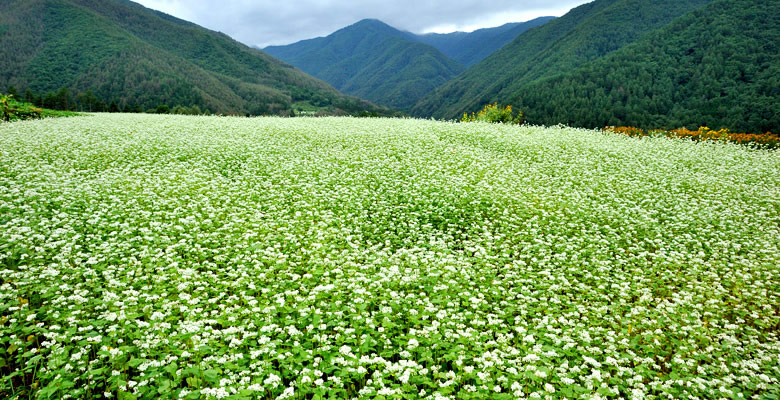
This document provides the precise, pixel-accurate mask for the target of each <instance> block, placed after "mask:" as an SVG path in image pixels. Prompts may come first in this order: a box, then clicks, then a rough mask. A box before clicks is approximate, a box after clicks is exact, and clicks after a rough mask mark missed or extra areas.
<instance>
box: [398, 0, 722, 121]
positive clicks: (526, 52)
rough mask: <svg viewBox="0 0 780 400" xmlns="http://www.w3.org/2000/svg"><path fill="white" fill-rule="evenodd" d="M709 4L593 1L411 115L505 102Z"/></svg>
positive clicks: (453, 113)
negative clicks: (527, 87)
mask: <svg viewBox="0 0 780 400" xmlns="http://www.w3.org/2000/svg"><path fill="white" fill-rule="evenodd" d="M710 1H711V0H595V1H593V2H591V3H587V4H584V5H581V6H579V7H576V8H574V9H572V10H571V11H569V12H568V13H567V14H565V15H564V16H562V17H560V18H556V19H554V20H552V21H550V22H548V23H546V24H544V25H542V26H540V27H537V28H535V29H530V30H528V31H526V32H525V33H522V34H521V35H520V36H518V37H517V38H515V39H514V40H513V41H512V42H511V43H509V44H508V45H506V46H504V47H502V48H501V49H500V50H498V51H496V52H495V53H493V54H492V55H490V56H489V57H487V58H486V59H484V60H482V61H481V62H479V63H478V64H476V65H474V66H473V67H471V68H469V69H468V70H467V71H466V72H464V73H463V74H461V75H459V76H458V77H456V78H455V79H453V80H451V81H450V82H448V83H446V84H445V85H442V86H441V87H439V88H437V89H436V90H435V91H433V92H431V93H429V94H428V95H427V96H425V98H423V99H421V100H420V101H419V102H418V103H417V105H415V106H414V107H413V109H412V111H411V113H412V115H416V116H422V117H430V116H433V117H437V118H457V117H459V116H460V115H462V113H463V112H471V111H475V110H477V109H479V108H481V106H482V105H484V104H488V103H492V102H496V101H497V102H506V101H507V99H508V98H510V97H513V96H515V95H517V94H519V93H523V92H524V91H525V90H526V89H525V88H526V86H527V85H529V84H530V83H532V82H534V81H535V80H537V79H543V78H546V77H552V76H556V75H559V74H565V73H567V72H569V71H571V70H572V69H574V68H577V67H579V66H581V65H583V64H585V63H587V62H589V61H592V60H595V59H598V58H600V57H603V56H605V55H607V54H609V53H611V52H613V51H615V50H617V49H619V48H621V47H623V46H625V45H626V44H629V43H631V42H634V41H635V40H637V39H639V38H640V37H642V36H643V35H644V34H646V33H648V32H650V31H653V30H655V29H659V28H661V27H663V26H664V25H666V24H668V23H669V22H671V21H672V20H673V19H675V18H677V17H679V16H681V15H683V14H685V13H686V12H688V11H691V10H693V9H696V8H698V7H701V6H703V5H705V4H707V3H709V2H710Z"/></svg>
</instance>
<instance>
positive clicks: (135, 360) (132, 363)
mask: <svg viewBox="0 0 780 400" xmlns="http://www.w3.org/2000/svg"><path fill="white" fill-rule="evenodd" d="M144 361H146V360H144V359H141V358H131V359H130V361H128V363H127V365H129V366H130V367H131V368H137V367H138V366H139V365H141V364H143V363H144Z"/></svg>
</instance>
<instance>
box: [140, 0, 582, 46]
mask: <svg viewBox="0 0 780 400" xmlns="http://www.w3.org/2000/svg"><path fill="white" fill-rule="evenodd" d="M135 1H137V2H138V3H141V4H143V5H144V6H146V7H149V8H153V9H155V10H160V11H163V12H166V13H168V14H171V15H173V16H176V17H179V18H181V19H185V20H187V21H192V22H194V23H196V24H198V25H202V26H205V27H206V28H209V29H213V30H216V31H220V32H224V33H226V34H228V35H230V36H231V37H233V38H234V39H236V40H239V41H241V42H243V43H246V44H248V45H255V46H259V47H265V46H268V45H277V44H289V43H293V42H297V41H299V40H303V39H310V38H314V37H318V36H327V35H328V34H330V33H332V32H334V31H336V30H338V29H340V28H343V27H345V26H347V25H351V24H353V23H355V22H357V21H359V20H361V19H364V18H376V19H380V20H382V21H384V22H386V23H388V24H390V25H392V26H394V27H396V28H398V29H401V30H407V31H410V32H415V33H423V32H442V33H445V32H453V31H456V30H459V31H472V30H474V29H478V28H486V27H492V26H498V25H501V24H504V23H506V22H522V21H528V20H530V19H534V18H536V17H541V16H546V15H553V16H561V15H563V14H565V13H566V12H567V11H568V10H570V9H571V8H573V7H576V6H578V5H580V4H584V3H588V2H589V1H592V0H492V1H489V2H488V1H484V0H135Z"/></svg>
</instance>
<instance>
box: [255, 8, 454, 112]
mask: <svg viewBox="0 0 780 400" xmlns="http://www.w3.org/2000/svg"><path fill="white" fill-rule="evenodd" d="M264 50H265V51H266V52H267V53H268V54H270V55H272V56H274V57H277V58H279V59H281V60H283V61H286V62H288V63H290V64H292V65H295V66H296V67H298V68H300V69H301V70H303V71H304V72H306V73H309V74H311V75H313V76H315V77H317V78H320V79H322V80H324V81H326V82H328V83H330V84H331V85H333V86H334V87H336V88H337V89H339V90H341V91H342V92H344V93H348V94H351V95H354V96H358V97H360V98H363V99H366V100H369V101H372V102H375V103H377V104H382V105H386V106H389V107H393V108H397V109H402V110H403V109H408V108H410V107H411V106H413V105H414V104H415V103H416V102H417V100H418V99H420V98H421V97H422V96H423V95H425V94H426V93H428V92H430V91H431V90H433V89H434V88H436V87H438V86H440V85H441V84H443V83H445V82H447V81H448V80H450V79H451V78H453V77H454V76H456V75H457V74H459V73H461V72H462V71H463V70H464V69H465V68H464V67H463V66H462V65H461V64H459V63H457V62H456V61H453V60H451V59H449V58H448V57H447V56H445V55H444V54H442V53H441V52H439V51H438V50H436V49H435V48H434V47H432V46H429V45H427V44H424V43H419V42H417V41H416V39H415V36H414V35H412V34H410V33H407V32H401V31H399V30H397V29H395V28H393V27H391V26H389V25H387V24H385V23H383V22H381V21H378V20H373V19H368V20H362V21H359V22H357V23H355V24H354V25H350V26H348V27H346V28H343V29H340V30H338V31H336V32H334V33H332V34H331V35H329V36H327V37H322V38H316V39H309V40H304V41H300V42H297V43H293V44H290V45H286V46H270V47H266V48H265V49H264Z"/></svg>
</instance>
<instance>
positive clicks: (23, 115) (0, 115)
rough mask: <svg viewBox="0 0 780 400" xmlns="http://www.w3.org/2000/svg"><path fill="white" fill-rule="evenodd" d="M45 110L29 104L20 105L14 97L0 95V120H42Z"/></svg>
mask: <svg viewBox="0 0 780 400" xmlns="http://www.w3.org/2000/svg"><path fill="white" fill-rule="evenodd" d="M42 112H43V110H41V109H40V108H37V107H33V106H31V105H29V104H25V103H19V102H17V101H16V100H14V97H13V96H12V95H10V94H9V95H2V94H0V119H2V120H3V121H6V122H10V121H19V120H25V119H33V118H41V113H42Z"/></svg>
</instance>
